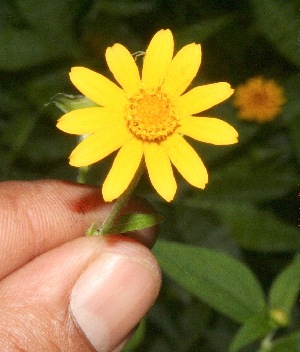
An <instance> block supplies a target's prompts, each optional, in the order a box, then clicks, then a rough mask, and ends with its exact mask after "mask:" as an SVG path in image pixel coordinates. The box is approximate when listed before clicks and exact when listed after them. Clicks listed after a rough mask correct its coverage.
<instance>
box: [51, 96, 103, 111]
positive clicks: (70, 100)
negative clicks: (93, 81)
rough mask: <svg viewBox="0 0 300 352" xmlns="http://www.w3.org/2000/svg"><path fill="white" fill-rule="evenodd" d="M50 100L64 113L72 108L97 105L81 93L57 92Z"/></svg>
mask: <svg viewBox="0 0 300 352" xmlns="http://www.w3.org/2000/svg"><path fill="white" fill-rule="evenodd" d="M51 100H52V102H53V103H54V104H55V105H56V106H57V107H58V108H59V109H60V110H61V111H63V112H64V113H67V112H70V111H72V110H77V109H84V108H90V107H92V106H99V105H97V104H96V103H94V102H93V101H92V100H90V99H89V98H87V97H85V96H83V95H71V94H63V93H58V94H56V95H55V96H54V97H53V98H52V99H51Z"/></svg>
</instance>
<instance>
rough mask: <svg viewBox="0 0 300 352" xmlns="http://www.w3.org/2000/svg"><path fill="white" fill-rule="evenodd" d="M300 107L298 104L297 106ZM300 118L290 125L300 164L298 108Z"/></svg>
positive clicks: (299, 120) (296, 118)
mask: <svg viewBox="0 0 300 352" xmlns="http://www.w3.org/2000/svg"><path fill="white" fill-rule="evenodd" d="M297 105H298V104H297ZM297 109H298V110H297V112H298V116H296V117H295V118H294V119H293V121H292V122H291V123H290V125H289V128H290V134H291V138H292V142H293V145H294V150H295V154H296V158H297V161H298V163H299V164H300V109H299V106H298V107H297Z"/></svg>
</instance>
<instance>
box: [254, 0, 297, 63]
mask: <svg viewBox="0 0 300 352" xmlns="http://www.w3.org/2000/svg"><path fill="white" fill-rule="evenodd" d="M252 3H253V5H254V11H255V14H256V18H257V20H258V25H259V29H260V30H261V32H262V33H263V34H264V36H265V37H266V38H267V39H268V40H269V41H270V42H271V43H272V44H273V45H274V46H275V47H276V48H277V49H278V51H279V52H280V53H281V54H282V55H283V56H285V57H286V58H287V59H288V60H289V61H290V62H292V63H294V64H295V65H297V66H298V65H299V52H298V43H299V42H298V41H297V35H298V33H299V28H300V26H299V24H300V11H298V7H299V5H297V3H296V1H293V0H292V1H284V0H277V1H273V0H252Z"/></svg>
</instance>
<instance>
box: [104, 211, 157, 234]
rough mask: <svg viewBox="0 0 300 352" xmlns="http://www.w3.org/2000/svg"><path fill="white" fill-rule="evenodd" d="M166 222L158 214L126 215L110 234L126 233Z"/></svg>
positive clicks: (110, 230)
mask: <svg viewBox="0 0 300 352" xmlns="http://www.w3.org/2000/svg"><path fill="white" fill-rule="evenodd" d="M163 220H164V217H163V216H161V215H158V214H136V213H132V214H125V215H123V216H122V217H121V219H120V220H119V221H118V222H117V223H116V224H115V225H113V226H111V228H110V229H109V232H110V233H126V232H131V231H137V230H142V229H146V228H148V227H152V226H154V225H157V224H159V223H160V222H162V221H163Z"/></svg>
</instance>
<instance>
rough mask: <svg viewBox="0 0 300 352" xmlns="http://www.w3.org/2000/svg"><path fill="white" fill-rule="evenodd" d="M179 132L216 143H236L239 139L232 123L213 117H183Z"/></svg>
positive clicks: (199, 139)
mask: <svg viewBox="0 0 300 352" xmlns="http://www.w3.org/2000/svg"><path fill="white" fill-rule="evenodd" d="M177 132H178V133H182V134H184V135H186V136H189V137H192V138H194V139H196V140H197V141H200V142H205V143H211V144H216V145H226V144H234V143H237V141H238V133H237V131H236V130H235V129H234V128H233V127H232V126H231V125H229V124H228V123H227V122H225V121H222V120H219V119H215V118H212V117H186V118H182V119H181V120H180V126H179V127H178V128H177Z"/></svg>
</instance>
